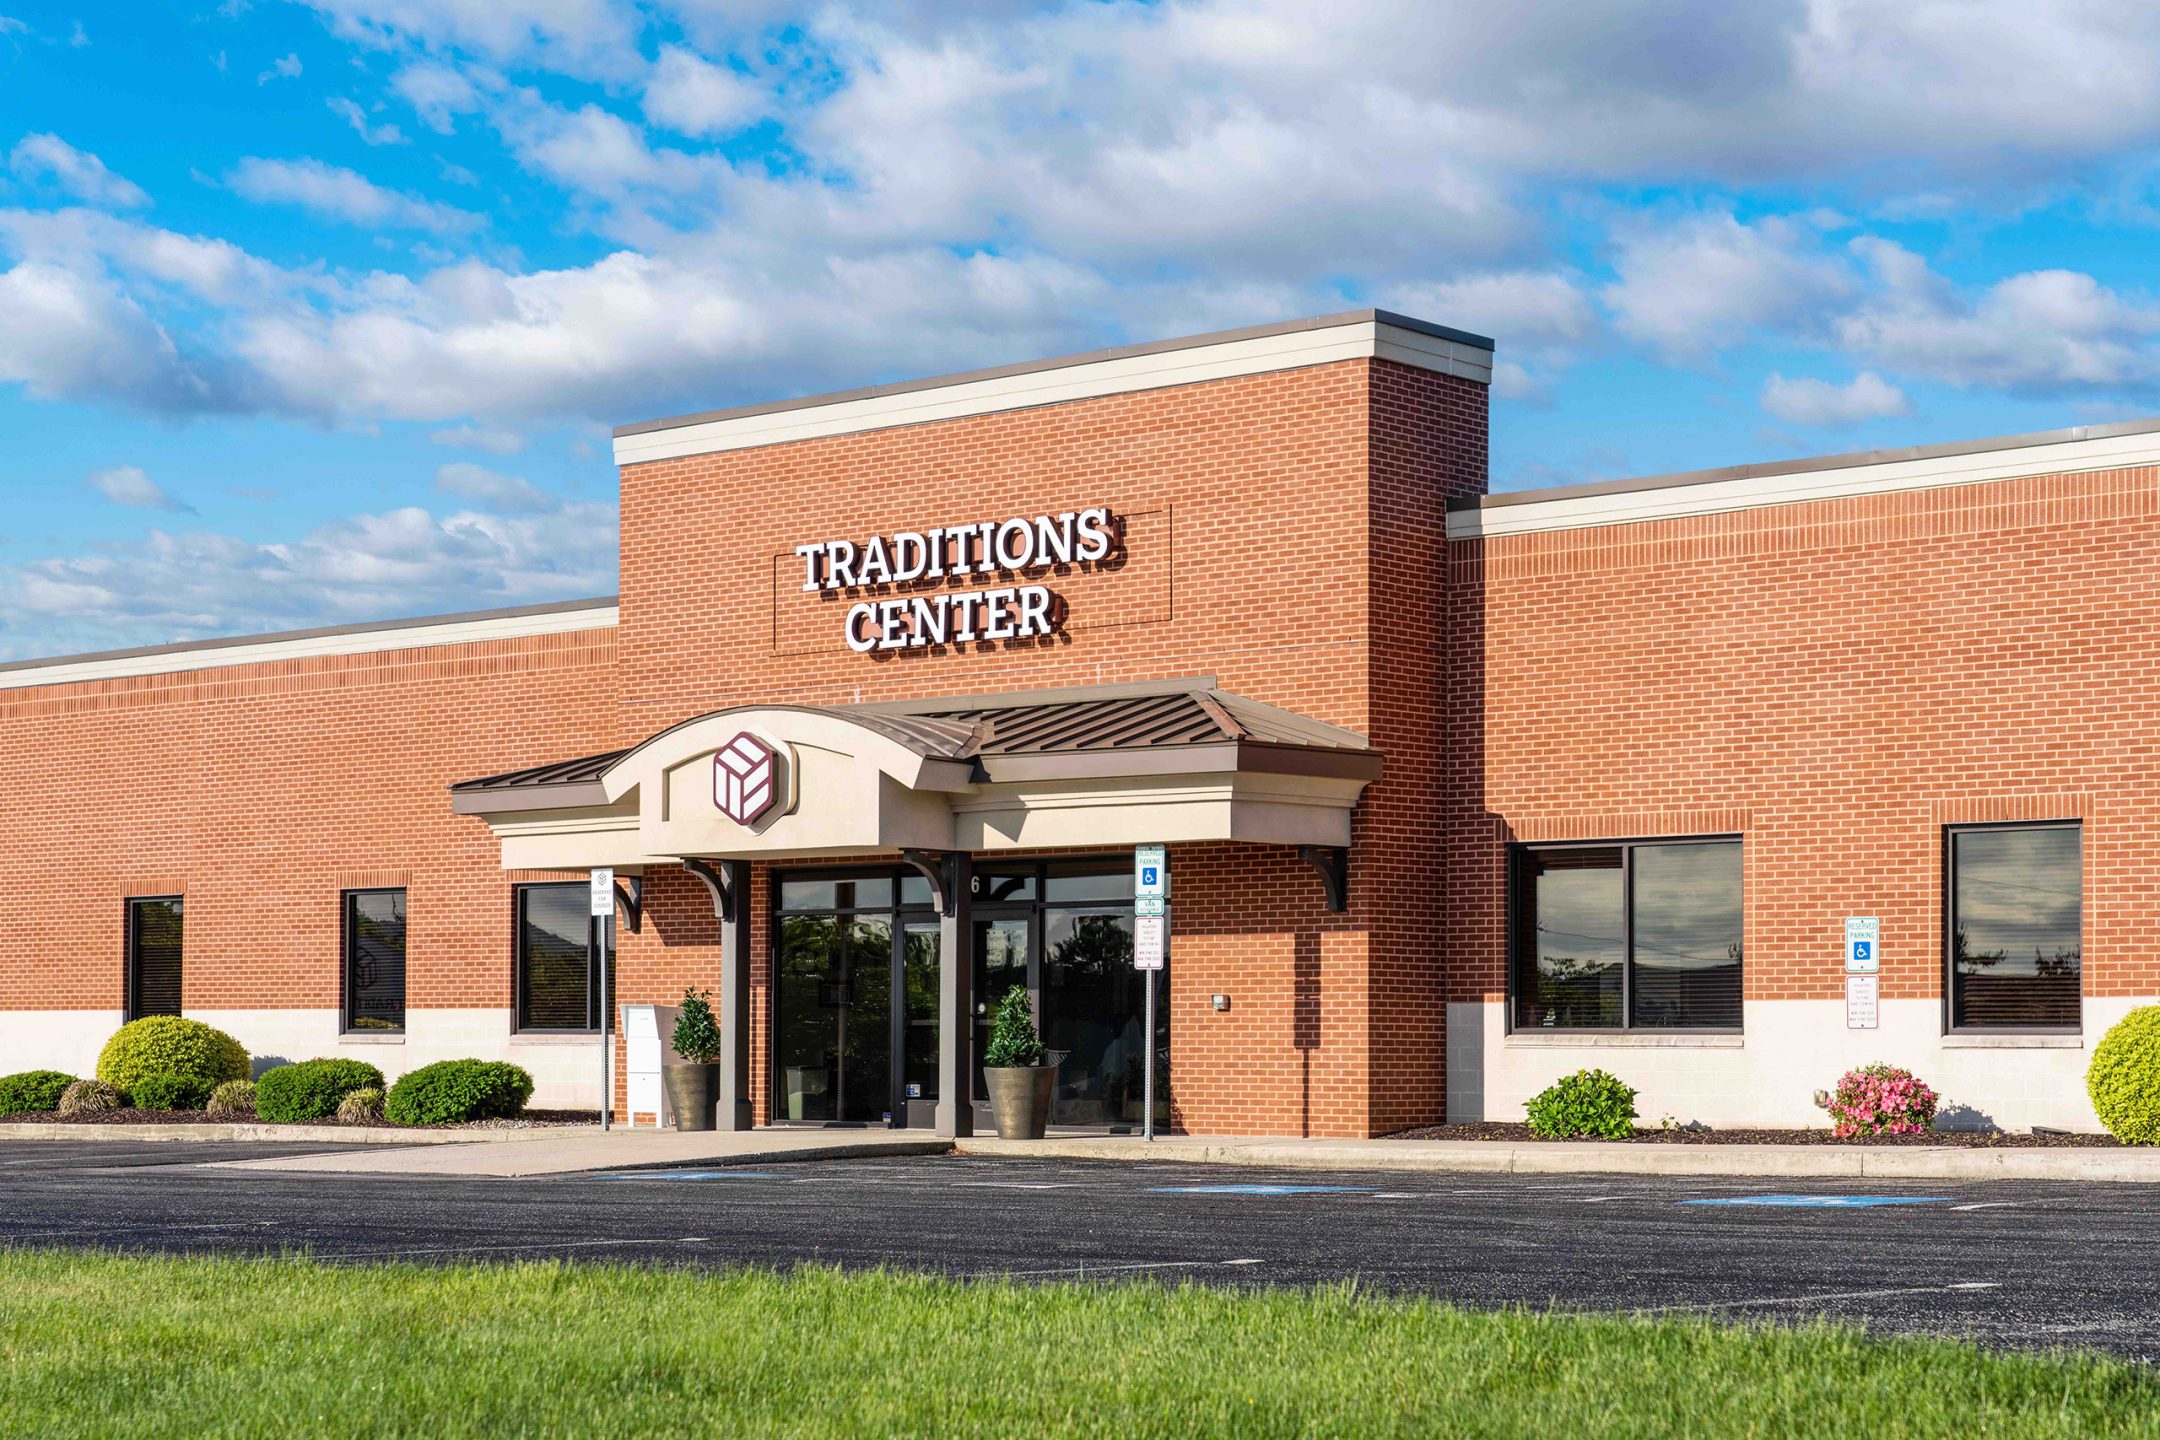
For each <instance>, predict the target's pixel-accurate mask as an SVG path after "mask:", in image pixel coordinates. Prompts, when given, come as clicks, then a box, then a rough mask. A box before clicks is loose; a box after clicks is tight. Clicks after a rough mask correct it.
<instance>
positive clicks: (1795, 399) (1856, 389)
mask: <svg viewBox="0 0 2160 1440" xmlns="http://www.w3.org/2000/svg"><path fill="white" fill-rule="evenodd" d="M1762 408H1763V409H1764V410H1766V411H1768V412H1769V413H1770V414H1772V415H1775V416H1776V417H1777V418H1778V419H1780V420H1783V421H1785V422H1786V423H1787V424H1789V425H1811V426H1838V425H1857V424H1859V423H1861V422H1862V421H1864V420H1880V419H1883V418H1884V417H1886V416H1891V415H1909V414H1911V413H1912V404H1911V402H1910V401H1908V400H1907V399H1906V398H1905V392H1904V391H1902V390H1900V389H1898V388H1897V386H1895V385H1892V384H1891V383H1890V382H1889V381H1887V380H1885V379H1883V378H1882V377H1881V376H1880V375H1877V374H1876V373H1875V372H1874V371H1872V370H1863V371H1861V372H1860V373H1859V374H1858V375H1855V376H1854V377H1853V378H1852V379H1851V380H1850V381H1848V382H1846V383H1845V384H1843V385H1835V384H1832V383H1831V382H1829V381H1827V380H1813V379H1805V378H1803V379H1797V380H1790V379H1787V378H1786V377H1785V376H1783V375H1777V374H1773V375H1772V376H1771V377H1770V378H1769V379H1768V380H1766V381H1764V382H1763V388H1762Z"/></svg>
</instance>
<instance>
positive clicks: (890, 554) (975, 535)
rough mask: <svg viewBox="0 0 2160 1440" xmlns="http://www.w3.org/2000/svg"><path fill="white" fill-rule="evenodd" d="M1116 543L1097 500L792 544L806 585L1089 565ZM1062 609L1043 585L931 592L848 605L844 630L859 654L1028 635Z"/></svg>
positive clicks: (1050, 626)
mask: <svg viewBox="0 0 2160 1440" xmlns="http://www.w3.org/2000/svg"><path fill="white" fill-rule="evenodd" d="M1117 548H1118V523H1117V517H1116V516H1114V515H1112V514H1111V513H1110V511H1109V510H1107V509H1105V508H1103V507H1101V506H1095V507H1091V508H1089V509H1086V510H1067V511H1065V512H1063V513H1061V514H1057V515H1034V516H1015V517H1014V518H1012V519H1009V520H984V521H981V522H979V523H977V524H972V525H940V526H933V527H931V528H930V529H927V530H901V531H896V532H895V533H893V534H891V535H873V536H871V537H870V538H869V539H868V540H865V541H863V542H862V543H861V544H860V545H858V544H857V543H856V542H854V541H852V540H820V541H817V542H815V543H813V544H808V545H797V546H796V547H795V554H796V556H797V557H798V558H799V559H801V561H802V562H803V587H802V588H803V592H804V593H805V594H812V595H814V594H816V593H817V592H819V591H821V590H855V589H862V588H867V587H870V586H881V585H910V584H919V583H921V582H924V581H933V580H946V579H950V578H953V577H966V576H970V575H983V576H995V575H1000V574H1021V573H1024V572H1026V571H1029V570H1046V569H1049V568H1050V567H1052V566H1055V565H1091V564H1095V563H1097V562H1100V561H1103V560H1107V559H1109V558H1110V557H1111V556H1112V555H1113V554H1114V553H1116V551H1117ZM1063 619H1064V606H1063V605H1062V603H1061V602H1060V601H1059V599H1058V597H1057V596H1056V595H1055V594H1053V593H1052V592H1051V590H1050V589H1049V587H1048V586H1044V585H998V586H985V587H983V588H982V589H978V590H938V591H934V592H929V593H924V594H918V595H907V596H899V597H895V598H893V599H890V600H864V601H861V602H859V603H857V604H855V605H852V606H850V607H849V608H848V612H847V619H846V620H845V622H844V631H843V633H844V635H845V636H846V639H847V644H848V648H849V649H850V650H853V651H855V652H856V653H857V654H867V653H869V652H870V651H873V650H901V649H913V648H916V647H918V646H924V645H956V644H958V645H965V644H969V643H972V642H974V641H977V640H1028V639H1033V638H1036V637H1038V636H1043V635H1054V634H1056V633H1057V632H1058V631H1059V630H1060V629H1062V628H1063Z"/></svg>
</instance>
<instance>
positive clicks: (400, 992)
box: [345, 890, 405, 1034]
mask: <svg viewBox="0 0 2160 1440" xmlns="http://www.w3.org/2000/svg"><path fill="white" fill-rule="evenodd" d="M345 1028H346V1030H347V1031H367V1032H382V1033H388V1034H401V1033H403V1031H404V1029H405V892H404V891H403V890H348V891H346V892H345Z"/></svg>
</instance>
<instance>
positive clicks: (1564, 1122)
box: [1529, 1070, 1635, 1140]
mask: <svg viewBox="0 0 2160 1440" xmlns="http://www.w3.org/2000/svg"><path fill="white" fill-rule="evenodd" d="M1529 1111H1530V1133H1531V1134H1533V1135H1536V1136H1538V1137H1540V1138H1541V1139H1546V1140H1573V1139H1576V1138H1578V1137H1585V1138H1588V1139H1592V1140H1632V1139H1634V1138H1635V1090H1634V1087H1633V1086H1630V1085H1628V1084H1626V1083H1625V1082H1623V1081H1622V1080H1621V1079H1620V1078H1619V1077H1618V1076H1617V1075H1608V1074H1607V1073H1605V1072H1604V1071H1603V1070H1578V1071H1576V1072H1575V1073H1574V1074H1572V1075H1563V1076H1561V1077H1560V1078H1559V1079H1558V1080H1555V1081H1554V1082H1553V1083H1552V1084H1550V1085H1548V1086H1546V1087H1545V1088H1544V1089H1543V1090H1540V1091H1539V1092H1538V1093H1537V1094H1536V1095H1533V1096H1532V1097H1531V1098H1530V1105H1529Z"/></svg>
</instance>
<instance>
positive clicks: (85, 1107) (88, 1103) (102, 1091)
mask: <svg viewBox="0 0 2160 1440" xmlns="http://www.w3.org/2000/svg"><path fill="white" fill-rule="evenodd" d="M127 1103H128V1098H127V1096H126V1095H124V1094H122V1093H121V1092H120V1089H119V1087H118V1086H115V1085H108V1084H106V1083H105V1082H104V1081H102V1080H77V1081H76V1082H75V1083H74V1084H72V1085H70V1086H68V1087H67V1089H66V1090H64V1091H62V1092H61V1094H60V1105H59V1110H60V1113H61V1114H62V1115H103V1114H105V1113H106V1112H107V1111H111V1110H125V1109H127Z"/></svg>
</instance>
